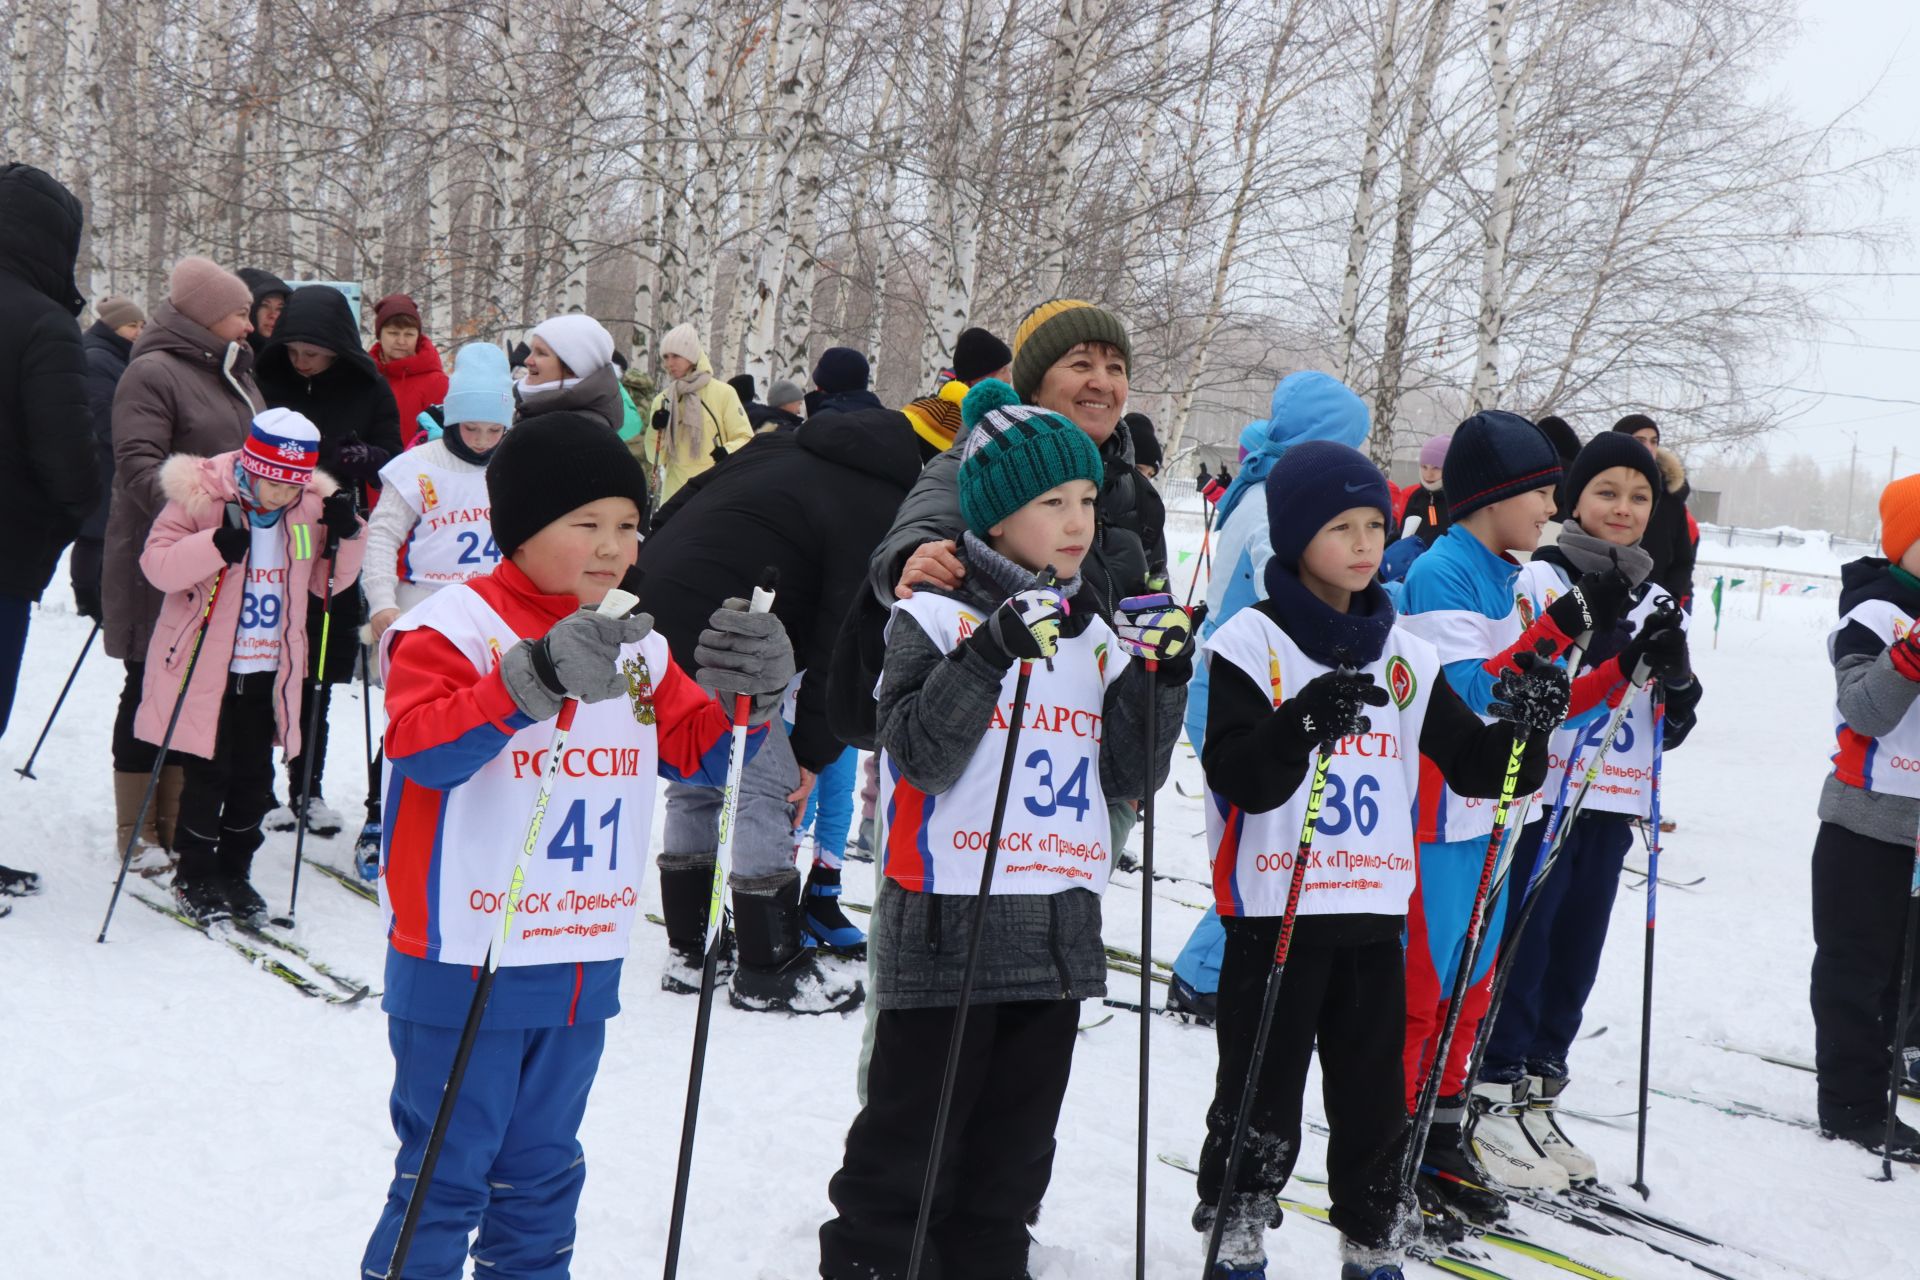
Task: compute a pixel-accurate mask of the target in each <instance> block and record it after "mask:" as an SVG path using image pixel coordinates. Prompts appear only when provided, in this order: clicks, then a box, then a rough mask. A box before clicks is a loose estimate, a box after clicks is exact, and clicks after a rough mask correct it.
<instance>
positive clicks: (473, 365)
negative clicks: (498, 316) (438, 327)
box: [444, 342, 513, 427]
mask: <svg viewBox="0 0 1920 1280" xmlns="http://www.w3.org/2000/svg"><path fill="white" fill-rule="evenodd" d="M444 407H445V410H446V419H447V425H448V426H450V427H451V426H454V425H455V424H456V423H461V422H497V423H499V424H500V425H501V426H511V425H512V423H513V374H512V373H511V372H510V371H509V370H508V368H507V355H506V352H504V351H502V350H500V348H498V347H496V346H494V345H493V344H492V343H491V342H469V343H467V344H466V345H465V346H463V347H461V348H460V350H458V351H456V352H454V355H453V372H452V373H451V374H449V375H448V376H447V401H446V405H445V406H444Z"/></svg>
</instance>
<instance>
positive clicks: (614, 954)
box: [361, 413, 793, 1280]
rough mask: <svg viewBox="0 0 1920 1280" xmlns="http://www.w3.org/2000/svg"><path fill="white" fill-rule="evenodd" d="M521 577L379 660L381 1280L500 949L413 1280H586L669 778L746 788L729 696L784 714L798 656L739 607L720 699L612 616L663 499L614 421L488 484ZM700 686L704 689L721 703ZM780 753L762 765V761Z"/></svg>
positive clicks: (457, 606)
mask: <svg viewBox="0 0 1920 1280" xmlns="http://www.w3.org/2000/svg"><path fill="white" fill-rule="evenodd" d="M487 494H488V497H489V499H490V501H491V506H492V516H491V520H492V526H491V527H492V533H493V538H494V540H495V542H497V543H498V544H499V547H500V551H501V553H502V555H503V556H505V559H503V560H502V561H501V563H500V566H499V567H498V568H496V569H495V570H494V571H493V572H492V573H489V574H487V575H485V576H484V577H479V578H475V579H473V580H471V581H469V582H465V583H461V584H458V585H454V586H449V587H444V588H442V589H441V590H439V591H437V592H435V593H434V594H433V595H432V596H430V597H429V598H428V599H426V600H424V601H422V602H421V603H420V604H419V605H417V606H415V607H414V608H413V609H412V610H410V611H409V612H408V613H407V614H406V616H405V617H403V618H401V620H400V621H399V622H396V623H395V624H394V625H393V626H392V627H390V628H388V629H387V632H386V634H385V636H384V637H383V638H382V647H381V655H380V656H381V665H382V667H383V668H384V670H385V673H386V689H387V735H386V748H387V762H388V766H387V767H388V788H387V795H388V797H389V803H388V807H387V811H386V830H385V833H384V835H385V847H384V848H383V849H382V850H381V859H380V866H381V873H380V900H381V903H382V905H384V906H385V907H386V910H387V922H388V923H387V941H388V949H387V969H386V995H385V996H384V997H383V998H382V1001H381V1007H382V1008H383V1009H385V1010H386V1012H387V1015H388V1025H387V1040H388V1043H389V1044H390V1045H391V1046H392V1049H393V1058H394V1079H393V1095H392V1100H391V1103H390V1105H389V1110H390V1112H391V1114H392V1117H393V1127H394V1132H395V1134H396V1135H397V1136H398V1137H399V1139H400V1154H399V1156H398V1157H397V1158H396V1160H395V1162H394V1178H393V1183H392V1185H391V1187H390V1188H389V1189H388V1192H387V1200H386V1207H385V1210H384V1211H383V1212H382V1214H381V1216H380V1221H379V1224H378V1225H377V1226H376V1227H375V1228H374V1232H373V1237H372V1239H370V1240H369V1241H368V1243H367V1249H366V1253H365V1256H364V1258H363V1261H362V1263H361V1268H362V1273H363V1274H364V1275H367V1276H384V1275H386V1274H387V1269H388V1264H389V1261H390V1259H391V1258H392V1255H393V1248H394V1242H395V1240H396V1238H397V1237H398V1235H399V1232H400V1223H401V1219H402V1218H403V1216H404V1215H405V1213H406V1209H407V1200H408V1197H409V1195H410V1194H411V1192H412V1188H413V1186H414V1183H415V1179H416V1177H417V1175H418V1171H419V1169H420V1164H421V1159H422V1156H423V1154H424V1152H425V1149H426V1145H427V1138H428V1134H429V1133H430V1131H431V1129H432V1126H433V1119H434V1114H435V1112H436V1111H437V1109H438V1108H439V1105H440V1097H441V1093H442V1091H443V1089H444V1088H445V1086H446V1083H447V1072H448V1069H449V1068H450V1067H451V1065H452V1062H453V1058H454V1052H455V1049H456V1047H457V1045H458V1042H459V1040H460V1029H461V1026H462V1024H463V1023H464V1021H465V1019H466V1015H467V1011H468V1009H469V1007H470V1006H471V1003H472V998H473V986H474V983H475V982H476V981H478V980H479V975H480V972H481V969H480V966H481V965H482V963H483V961H484V959H485V957H486V954H487V946H488V943H489V942H492V943H493V944H494V945H495V946H496V947H498V948H499V950H498V951H497V952H496V958H497V960H498V963H499V973H498V977H497V980H496V983H495V985H494V988H493V995H492V998H491V999H490V1000H489V1001H488V1004H487V1008H486V1014H485V1018H484V1021H483V1022H482V1023H481V1027H480V1032H479V1038H478V1040H477V1041H476V1043H475V1046H474V1049H473V1055H472V1058H471V1059H470V1062H469V1065H468V1067H467V1073H466V1080H465V1083H464V1084H463V1086H462V1087H461V1090H460V1094H459V1101H458V1104H457V1106H456V1107H455V1110H454V1113H453V1121H452V1124H451V1126H450V1128H449V1129H448V1131H447V1135H446V1140H445V1144H444V1146H443V1147H442V1148H441V1151H440V1158H439V1164H438V1166H437V1168H436V1172H435V1176H434V1178H433V1181H432V1184H431V1188H430V1190H429V1193H428V1196H427V1203H426V1206H425V1209H424V1213H423V1216H422V1217H421V1219H420V1224H419V1229H418V1233H417V1235H416V1236H415V1238H414V1243H413V1252H412V1253H411V1255H410V1256H409V1259H408V1263H407V1271H406V1274H407V1275H408V1276H434V1277H449V1278H451V1277H456V1276H458V1275H459V1274H460V1273H461V1270H462V1267H463V1265H464V1262H465V1259H466V1257H467V1254H468V1238H469V1236H472V1235H473V1234H474V1233H475V1232H476V1231H477V1232H478V1238H477V1239H475V1240H474V1241H473V1245H472V1255H473V1257H474V1259H475V1262H476V1263H477V1268H478V1269H479V1270H481V1271H483V1272H484V1273H485V1274H488V1275H501V1276H508V1275H512V1276H539V1277H542V1278H543V1280H559V1278H560V1277H564V1276H565V1275H566V1274H567V1266H568V1260H569V1259H570V1258H571V1257H572V1249H573V1240H574V1211H575V1207H576V1206H577V1205H578V1203H579V1200H580V1188H581V1185H582V1184H583V1183H584V1182H585V1180H586V1168H585V1160H584V1157H583V1156H582V1153H581V1148H580V1142H579V1139H578V1137H577V1134H578V1131H579V1128H580V1120H581V1117H582V1115H583V1113H584V1112H585V1110H586V1103H587V1092H588V1090H589V1089H590V1088H591V1087H592V1085H593V1078H594V1073H595V1071H596V1070H597V1068H598V1066H599V1062H600V1050H601V1046H602V1045H603V1044H604V1043H605V1040H606V1020H607V1019H608V1018H610V1017H612V1016H613V1015H614V1014H615V1013H617V1012H619V1009H620V1000H619V987H620V965H621V960H622V958H623V957H624V956H625V955H626V953H627V944H628V934H629V932H630V930H631V928H632V925H633V918H634V914H635V910H634V909H635V906H636V904H637V902H638V899H639V893H640V884H641V880H642V878H643V876H644V873H645V870H646V866H647V856H646V855H647V848H646V846H647V837H648V833H649V832H650V831H651V830H652V818H653V798H654V791H655V786H656V778H659V777H665V778H669V779H673V780H675V781H692V780H695V779H698V780H700V781H702V782H705V783H706V784H708V785H711V786H716V787H717V786H719V785H721V783H722V782H723V781H725V775H726V770H727V752H728V742H729V737H730V735H729V727H730V717H729V715H728V713H727V712H726V711H725V710H722V707H721V704H720V703H719V702H717V701H715V699H714V697H713V696H712V695H713V694H719V695H722V696H723V697H724V698H725V700H726V703H727V705H729V706H731V705H732V702H733V695H735V694H741V693H745V694H750V695H752V696H753V711H752V717H751V721H752V723H753V724H755V725H756V726H764V724H765V722H766V720H767V719H768V718H769V717H771V716H772V715H774V714H775V713H776V712H777V711H778V710H779V703H780V695H781V694H782V693H783V692H784V690H785V689H786V686H787V682H788V681H789V680H790V679H791V678H792V676H793V651H792V649H791V647H790V646H789V645H788V644H787V638H786V634H785V633H784V632H783V631H782V630H781V629H780V624H779V621H778V620H777V619H775V618H774V617H773V615H772V614H750V613H748V612H746V604H745V602H744V601H739V600H730V601H728V602H727V605H725V606H723V607H722V608H720V609H718V610H716V611H715V613H714V615H713V618H712V619H711V621H710V624H709V629H708V630H707V631H706V632H704V633H703V634H702V636H701V643H700V649H699V653H700V658H701V662H702V664H703V665H702V667H701V670H700V684H698V685H696V684H695V683H694V681H693V679H691V678H690V677H688V676H687V675H686V674H685V673H684V672H683V671H682V670H681V669H680V668H679V667H677V666H676V665H675V664H674V661H673V658H672V656H671V655H670V654H669V653H668V651H667V642H666V641H665V640H664V639H662V638H661V637H660V636H659V635H658V634H656V633H655V632H654V631H653V620H652V619H651V618H649V617H648V616H647V615H646V614H644V613H636V614H633V615H632V616H630V617H627V618H612V617H603V616H601V615H600V614H598V613H596V612H594V608H595V606H597V605H598V604H599V603H600V601H601V600H602V599H603V598H604V597H605V596H606V594H607V592H608V591H609V590H611V589H613V588H614V587H617V586H619V585H620V583H621V580H622V578H623V577H624V576H625V575H626V573H627V571H628V570H629V569H630V568H631V567H632V566H633V562H634V557H635V555H636V554H637V552H638V551H639V545H640V544H639V531H640V512H641V509H642V508H643V507H644V506H645V505H646V480H645V477H644V476H643V475H642V474H641V471H640V464H639V463H638V462H636V461H634V458H633V455H632V454H630V453H628V452H627V449H626V446H625V445H623V444H622V443H621V442H620V438H619V436H617V435H615V434H614V433H613V432H612V431H610V430H608V429H607V428H606V426H605V425H604V424H602V423H601V422H599V421H598V420H596V419H594V418H589V417H585V416H582V415H580V414H574V413H552V414H544V415H541V416H539V417H533V418H528V419H526V420H524V421H522V422H521V423H520V424H519V425H518V426H516V427H515V428H514V429H513V430H512V431H511V432H509V433H508V435H507V438H506V440H505V442H504V443H502V444H501V445H500V448H499V456H498V458H497V459H496V460H495V463H494V465H493V466H491V467H490V468H489V469H488V472H487ZM703 686H704V687H703ZM570 698H572V699H578V700H579V702H580V704H581V705H580V708H579V713H578V715H577V717H576V718H575V719H574V722H573V730H572V733H571V735H570V736H569V738H568V739H567V743H566V748H565V753H564V756H563V759H562V761H561V764H560V769H559V773H558V775H557V776H556V778H555V780H554V784H553V792H552V795H551V797H550V799H549V802H548V804H547V809H546V819H545V823H544V825H543V826H542V828H541V830H540V833H539V838H538V839H539V843H538V845H537V846H536V848H535V849H534V851H533V854H532V859H531V865H530V870H529V872H528V875H527V878H526V882H525V887H524V890H523V894H522V897H521V901H520V908H519V912H518V914H517V915H516V916H515V917H514V921H513V929H512V933H511V934H510V935H508V936H506V937H505V938H504V939H503V938H500V937H499V936H498V935H499V934H500V929H501V903H502V899H503V898H504V897H505V895H506V892H507V888H508V882H509V879H510V878H511V876H512V873H513V870H514V864H515V860H516V858H517V856H518V854H519V852H520V846H521V842H522V840H523V839H524V835H525V832H526V830H527V826H528V821H529V819H530V817H531V816H532V811H533V804H534V799H535V797H536V796H537V795H538V793H539V789H540V779H541V774H542V772H543V771H544V769H545V767H546V764H547V759H546V756H547V751H548V748H549V747H550V746H551V745H552V743H553V737H554V727H555V718H556V717H557V715H558V714H559V712H560V709H561V707H562V705H563V704H564V703H565V702H566V700H567V699H570ZM763 737H764V728H756V729H755V730H754V734H753V737H752V738H751V739H750V740H749V745H750V747H753V748H757V747H758V744H759V741H760V740H761V739H762V738H763Z"/></svg>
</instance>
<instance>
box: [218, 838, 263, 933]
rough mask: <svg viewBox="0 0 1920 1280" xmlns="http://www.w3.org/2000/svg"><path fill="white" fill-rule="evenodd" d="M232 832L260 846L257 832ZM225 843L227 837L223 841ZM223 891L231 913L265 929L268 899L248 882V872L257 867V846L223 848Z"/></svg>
mask: <svg viewBox="0 0 1920 1280" xmlns="http://www.w3.org/2000/svg"><path fill="white" fill-rule="evenodd" d="M227 835H228V836H230V837H232V838H236V839H240V840H243V841H246V842H248V843H249V844H251V845H252V846H254V847H258V845H259V841H260V838H259V836H258V835H257V834H254V833H247V834H245V835H239V836H234V834H233V833H227ZM223 843H224V841H223ZM218 857H219V862H220V881H221V891H222V892H223V893H225V894H226V897H227V914H228V915H229V916H231V917H232V918H233V920H234V921H235V922H236V923H238V924H243V925H246V926H247V927H249V928H252V929H263V928H265V927H266V924H267V900H266V899H265V898H263V897H261V896H260V894H259V892H258V891H257V890H256V889H255V888H254V887H253V885H252V884H251V883H249V882H248V880H247V876H248V875H249V874H250V873H251V872H252V871H253V848H247V849H246V850H245V851H244V852H241V851H239V850H237V849H234V848H232V847H227V848H223V849H221V850H220V851H219V855H218Z"/></svg>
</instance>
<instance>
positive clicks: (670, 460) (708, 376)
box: [627, 355, 753, 508]
mask: <svg viewBox="0 0 1920 1280" xmlns="http://www.w3.org/2000/svg"><path fill="white" fill-rule="evenodd" d="M688 384H693V385H692V386H691V387H688ZM681 388H686V389H684V390H681V392H680V395H679V396H678V398H677V400H676V401H675V402H674V403H673V404H671V405H670V404H669V398H670V397H672V396H673V393H674V392H675V391H676V390H680V389H681ZM663 408H667V409H671V410H672V416H671V419H670V420H669V422H668V424H667V426H666V428H665V429H664V430H660V431H655V430H654V429H653V426H652V423H653V416H654V414H655V413H657V412H659V411H660V410H661V409H663ZM696 408H697V410H698V412H697V415H696V412H695V411H696ZM696 416H697V418H698V421H697V422H696V421H695V418H696ZM647 423H648V426H647V429H646V430H644V431H642V432H641V433H640V436H639V438H638V439H637V440H632V441H629V442H628V446H627V447H628V448H629V449H631V450H632V451H633V454H634V456H635V457H637V458H639V459H640V465H642V466H644V467H645V468H646V469H647V488H648V490H649V492H651V493H652V494H653V503H654V506H655V507H656V508H658V507H660V506H662V505H664V504H665V503H666V502H667V500H668V499H670V498H672V497H673V495H674V494H675V493H677V492H679V489H680V486H681V485H683V484H685V483H686V482H687V481H688V480H690V479H692V478H693V477H694V476H697V475H699V474H700V473H701V472H702V471H705V470H706V469H707V468H709V467H711V466H712V465H713V446H714V445H716V444H718V445H719V446H720V447H721V448H723V449H725V450H726V451H727V452H728V453H732V452H733V451H734V450H735V449H738V448H739V447H740V446H741V445H743V444H745V443H746V442H747V441H749V440H751V439H753V426H752V424H750V423H749V422H748V421H747V411H746V410H745V409H743V408H741V407H740V397H739V396H738V395H736V394H735V393H734V390H733V388H732V387H730V386H728V385H727V384H726V383H725V382H722V381H721V380H720V379H718V378H716V377H714V376H713V365H712V364H711V363H710V362H709V361H708V360H707V358H706V357H705V356H704V355H703V356H701V357H700V363H699V364H697V365H695V366H694V371H693V373H692V374H691V375H689V376H688V378H687V381H686V383H679V382H674V381H672V380H669V381H668V382H667V384H666V389H665V390H663V391H662V392H661V393H660V394H659V395H657V396H655V397H654V398H653V404H652V405H651V406H650V407H649V408H648V410H647Z"/></svg>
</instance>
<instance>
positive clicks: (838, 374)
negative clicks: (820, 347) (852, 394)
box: [813, 347, 872, 396]
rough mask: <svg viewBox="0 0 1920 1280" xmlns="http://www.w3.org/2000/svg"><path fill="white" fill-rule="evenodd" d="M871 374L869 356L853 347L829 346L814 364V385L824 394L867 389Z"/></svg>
mask: <svg viewBox="0 0 1920 1280" xmlns="http://www.w3.org/2000/svg"><path fill="white" fill-rule="evenodd" d="M871 376H872V370H870V369H869V368H868V367H867V358H866V357H865V356H863V355H861V354H860V353H859V352H858V351H855V350H854V349H853V348H852V347H828V348H827V349H826V350H825V351H822V352H821V353H820V359H819V360H818V361H817V362H815V364H814V366H813V385H814V386H815V387H816V388H817V389H818V390H819V391H820V393H821V394H822V395H829V396H831V395H838V394H840V393H841V392H843V391H865V390H866V389H867V380H868V378H870V377H871Z"/></svg>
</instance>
